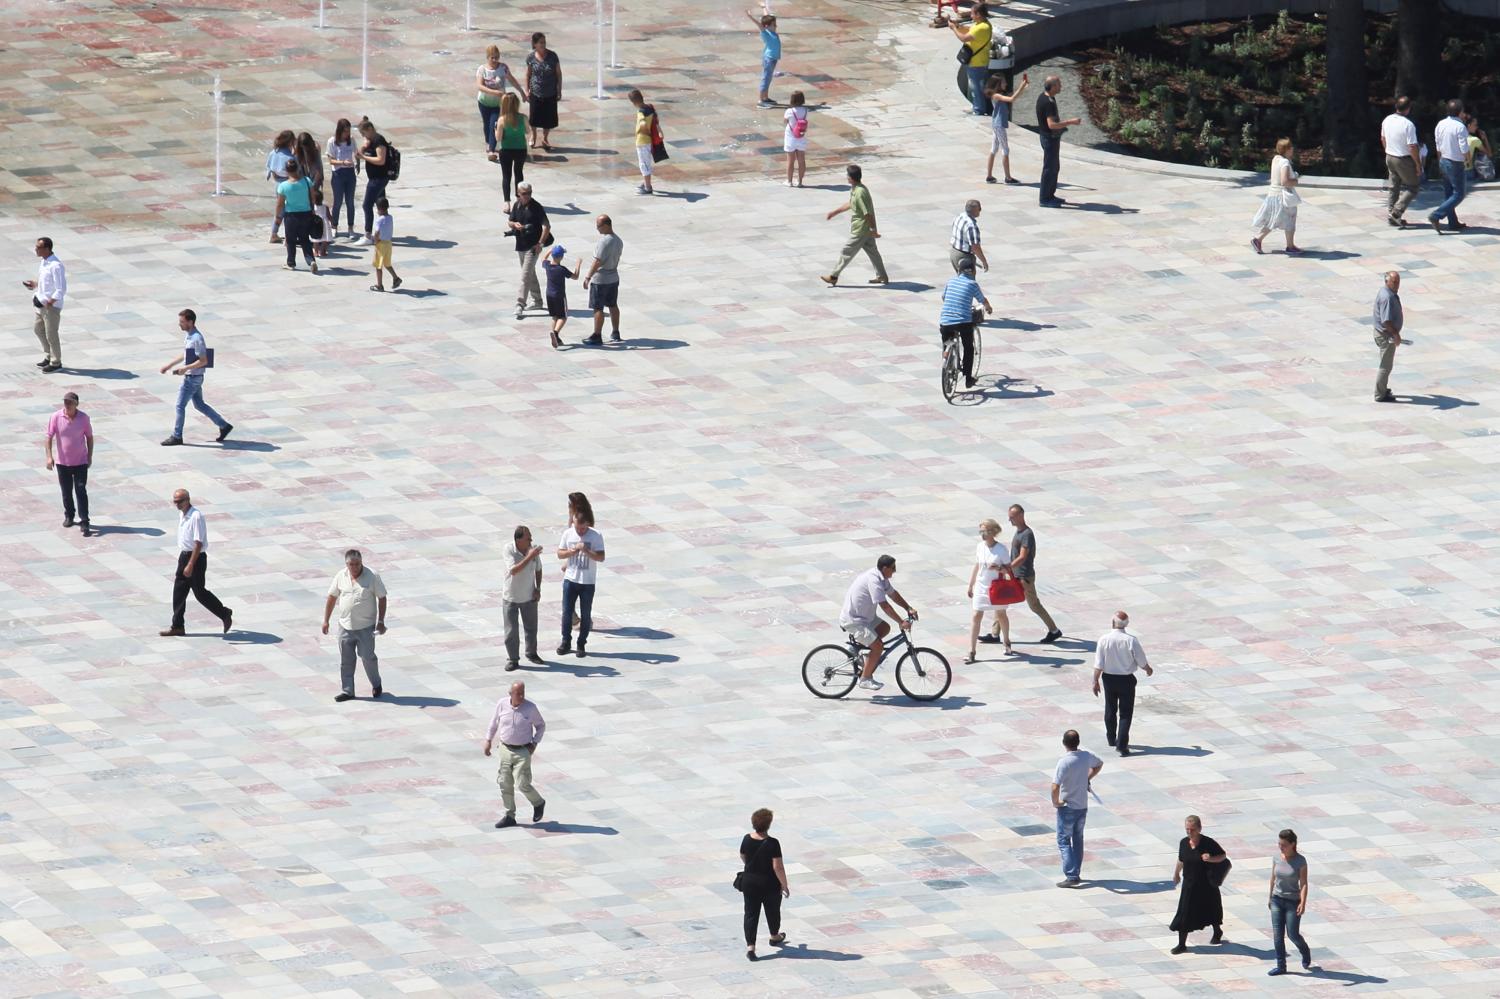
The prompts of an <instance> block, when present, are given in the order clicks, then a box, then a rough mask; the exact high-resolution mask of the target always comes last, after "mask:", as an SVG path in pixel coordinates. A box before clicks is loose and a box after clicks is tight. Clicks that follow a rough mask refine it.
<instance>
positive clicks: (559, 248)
mask: <svg viewBox="0 0 1500 999" xmlns="http://www.w3.org/2000/svg"><path fill="white" fill-rule="evenodd" d="M567 252H568V251H567V250H565V249H564V248H563V245H562V244H561V243H559V244H557V245H556V246H554V247H553V248H552V256H554V257H561V256H562V255H563V254H565V253H567Z"/></svg>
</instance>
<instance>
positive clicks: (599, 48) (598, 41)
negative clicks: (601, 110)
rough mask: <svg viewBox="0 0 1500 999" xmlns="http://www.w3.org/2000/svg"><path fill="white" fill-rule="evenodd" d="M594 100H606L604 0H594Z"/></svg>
mask: <svg viewBox="0 0 1500 999" xmlns="http://www.w3.org/2000/svg"><path fill="white" fill-rule="evenodd" d="M594 100H596V101H602V100H604V0H594Z"/></svg>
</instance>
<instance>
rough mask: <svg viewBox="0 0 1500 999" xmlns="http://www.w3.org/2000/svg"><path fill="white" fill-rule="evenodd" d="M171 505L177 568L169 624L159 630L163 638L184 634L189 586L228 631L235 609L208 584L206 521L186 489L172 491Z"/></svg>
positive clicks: (174, 576)
mask: <svg viewBox="0 0 1500 999" xmlns="http://www.w3.org/2000/svg"><path fill="white" fill-rule="evenodd" d="M172 505H173V506H175V507H176V508H177V513H178V519H177V571H176V572H175V573H173V574H172V626H171V627H170V628H165V629H163V630H162V631H160V632H158V634H160V635H161V636H162V637H163V638H167V637H181V636H183V635H186V634H187V630H186V628H185V627H184V625H185V624H186V621H185V615H186V614H187V595H188V591H189V590H191V591H192V593H193V597H194V598H195V599H196V600H197V601H198V602H199V603H200V604H202V605H203V607H204V609H205V610H207V611H208V612H209V613H210V614H212V615H213V616H214V617H216V618H218V619H219V620H220V621H222V622H223V623H224V633H225V634H228V633H229V627H230V625H231V624H232V623H233V621H234V611H232V610H230V609H229V608H228V607H225V606H224V605H223V603H221V602H220V601H219V598H218V597H216V596H214V595H213V591H211V590H210V589H209V588H208V525H207V524H205V523H204V522H203V514H202V513H201V512H200V511H199V510H198V508H197V507H195V506H193V501H192V498H191V497H189V496H188V491H187V490H186V489H179V490H177V491H176V492H174V493H173V494H172Z"/></svg>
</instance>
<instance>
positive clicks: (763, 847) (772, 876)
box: [735, 808, 792, 961]
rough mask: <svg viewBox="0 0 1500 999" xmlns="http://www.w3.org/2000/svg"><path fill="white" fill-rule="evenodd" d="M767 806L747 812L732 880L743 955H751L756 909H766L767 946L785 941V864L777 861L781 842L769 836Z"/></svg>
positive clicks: (757, 929)
mask: <svg viewBox="0 0 1500 999" xmlns="http://www.w3.org/2000/svg"><path fill="white" fill-rule="evenodd" d="M773 818H775V815H774V813H772V811H771V810H770V809H769V808H757V809H756V810H755V811H754V812H753V813H751V815H750V832H747V833H746V834H745V838H744V839H742V840H740V863H742V864H744V865H745V869H744V871H743V872H742V873H741V874H740V876H739V877H738V878H736V879H735V883H736V884H737V885H739V886H740V891H741V892H743V893H744V896H745V957H747V958H748V959H750V960H751V961H756V960H759V958H757V957H756V956H755V938H756V936H757V935H758V934H759V932H760V911H761V910H762V909H764V910H765V911H766V929H768V930H770V931H771V946H772V947H780V946H781V945H782V944H784V943H786V934H785V933H783V932H781V900H782V899H784V898H791V897H792V889H791V886H790V885H788V884H787V880H786V866H785V865H784V864H783V863H782V860H781V841H780V840H778V839H777V838H776V837H775V836H772V835H771V820H772V819H773Z"/></svg>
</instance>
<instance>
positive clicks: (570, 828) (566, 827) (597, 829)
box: [526, 819, 620, 836]
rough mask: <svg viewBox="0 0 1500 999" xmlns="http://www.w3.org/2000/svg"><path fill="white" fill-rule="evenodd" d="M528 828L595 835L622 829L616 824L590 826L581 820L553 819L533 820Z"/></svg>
mask: <svg viewBox="0 0 1500 999" xmlns="http://www.w3.org/2000/svg"><path fill="white" fill-rule="evenodd" d="M526 828H528V829H536V830H538V831H540V832H544V833H548V834H550V835H557V834H559V833H572V834H579V835H593V836H618V835H620V830H618V829H616V828H615V827H614V826H589V825H584V824H582V823H579V822H554V821H553V820H551V819H548V820H547V821H546V822H533V823H532V824H531V825H529V826H527V827H526Z"/></svg>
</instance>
